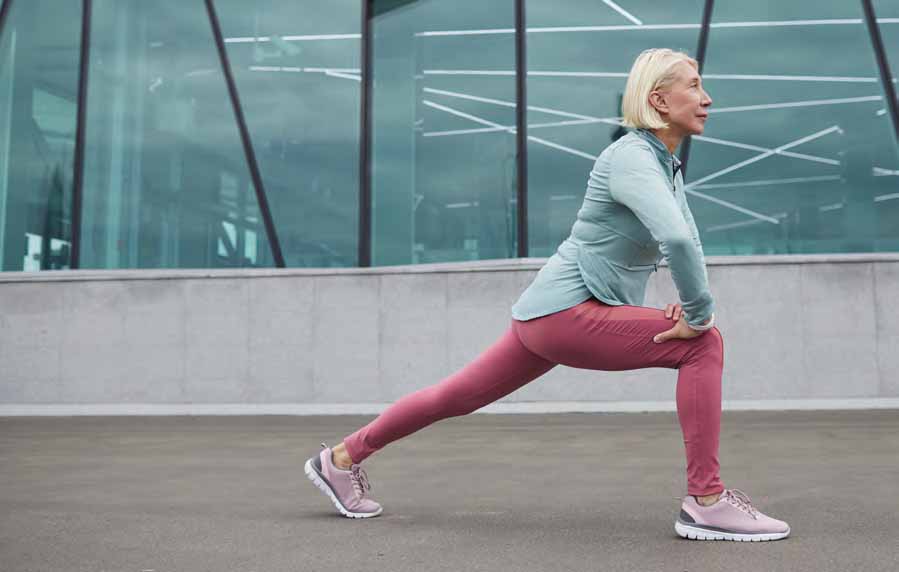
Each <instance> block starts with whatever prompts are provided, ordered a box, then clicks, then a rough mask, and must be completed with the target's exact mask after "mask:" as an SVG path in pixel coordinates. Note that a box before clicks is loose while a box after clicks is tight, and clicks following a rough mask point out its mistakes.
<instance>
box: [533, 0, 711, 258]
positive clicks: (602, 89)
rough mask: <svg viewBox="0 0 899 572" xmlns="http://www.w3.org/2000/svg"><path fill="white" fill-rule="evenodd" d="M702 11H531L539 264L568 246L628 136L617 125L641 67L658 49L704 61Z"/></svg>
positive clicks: (655, 5) (661, 7)
mask: <svg viewBox="0 0 899 572" xmlns="http://www.w3.org/2000/svg"><path fill="white" fill-rule="evenodd" d="M703 4H704V2H703V1H702V0H672V1H668V2H651V1H649V0H632V1H629V2H626V3H625V2H618V3H603V2H597V1H594V0H562V1H557V2H544V1H541V0H528V1H527V4H526V9H527V26H528V35H527V50H528V54H527V63H528V95H527V97H528V139H529V141H528V239H529V242H530V255H531V256H549V255H551V254H552V253H554V252H555V250H556V248H558V246H559V243H561V242H562V241H563V240H564V239H565V238H566V237H567V236H568V234H569V232H570V231H571V225H572V223H573V222H574V220H575V215H576V214H577V211H578V209H579V208H580V207H581V202H582V201H583V198H584V192H585V189H586V185H587V177H588V175H589V172H590V169H591V167H592V166H593V161H594V159H595V157H596V156H598V155H599V154H600V153H601V152H602V150H603V149H604V148H605V147H607V146H608V145H609V144H610V143H611V142H612V141H614V140H616V139H618V137H620V136H621V135H623V134H624V133H626V131H624V130H623V128H621V127H620V126H619V125H618V120H619V117H620V113H621V96H622V94H623V92H624V84H625V81H626V80H627V73H628V72H629V71H630V68H631V65H632V64H633V62H634V59H635V58H636V57H637V55H639V54H640V52H642V51H643V50H645V49H648V48H656V47H668V48H672V49H676V50H680V51H683V52H687V53H688V54H691V55H694V57H695V50H696V46H697V45H698V41H699V29H700V22H701V21H702V8H703ZM644 26H645V27H644ZM575 28H576V29H575Z"/></svg>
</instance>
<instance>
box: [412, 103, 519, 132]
mask: <svg viewBox="0 0 899 572" xmlns="http://www.w3.org/2000/svg"><path fill="white" fill-rule="evenodd" d="M422 103H424V104H425V105H427V106H428V107H433V108H434V109H439V110H440V111H444V112H446V113H449V114H450V115H455V116H457V117H462V118H464V119H468V120H469V121H474V122H475V123H480V124H481V125H488V126H490V127H493V128H494V129H496V130H497V131H500V130H502V131H508V132H509V133H515V128H514V127H505V126H503V125H500V124H499V123H494V122H492V121H488V120H486V119H481V118H480V117H477V116H476V115H471V114H470V113H465V112H464V111H459V110H458V109H453V108H452V107H447V106H445V105H440V104H439V103H434V102H433V101H428V100H427V99H425V100H424V101H423V102H422Z"/></svg>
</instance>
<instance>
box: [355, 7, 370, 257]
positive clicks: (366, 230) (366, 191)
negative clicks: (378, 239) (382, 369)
mask: <svg viewBox="0 0 899 572" xmlns="http://www.w3.org/2000/svg"><path fill="white" fill-rule="evenodd" d="M361 2H362V41H361V42H360V44H361V45H360V50H361V54H360V55H359V68H360V69H359V72H360V78H361V86H360V89H361V93H360V94H359V100H360V110H359V117H360V119H359V229H358V232H359V240H358V247H359V250H358V261H357V263H358V265H359V266H360V267H368V266H371V259H372V252H371V231H372V228H371V114H370V108H371V15H372V10H371V3H372V0H361Z"/></svg>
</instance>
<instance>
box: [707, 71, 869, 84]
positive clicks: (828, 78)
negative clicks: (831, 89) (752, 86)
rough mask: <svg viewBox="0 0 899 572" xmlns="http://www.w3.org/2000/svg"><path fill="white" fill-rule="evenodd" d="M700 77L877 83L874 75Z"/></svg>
mask: <svg viewBox="0 0 899 572" xmlns="http://www.w3.org/2000/svg"><path fill="white" fill-rule="evenodd" d="M702 79H735V80H757V81H825V82H848V83H877V82H878V81H880V80H878V79H877V78H876V77H861V76H828V75H750V74H715V73H706V74H702Z"/></svg>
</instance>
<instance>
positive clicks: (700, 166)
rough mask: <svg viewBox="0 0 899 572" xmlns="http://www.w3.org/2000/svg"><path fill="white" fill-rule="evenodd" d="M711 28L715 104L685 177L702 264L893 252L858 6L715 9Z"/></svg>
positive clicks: (878, 106) (886, 175)
mask: <svg viewBox="0 0 899 572" xmlns="http://www.w3.org/2000/svg"><path fill="white" fill-rule="evenodd" d="M712 26H713V27H712V29H711V33H710V37H709V46H708V57H707V58H706V62H705V69H704V79H705V81H704V83H705V87H706V89H707V90H708V92H709V93H710V95H711V96H712V99H713V100H714V103H713V105H712V109H711V111H712V115H711V117H710V119H709V121H708V124H707V126H706V131H705V134H704V136H703V137H695V138H694V140H693V148H692V150H691V156H690V165H689V171H688V175H689V176H688V178H687V183H688V185H692V187H690V189H691V192H692V193H693V194H692V195H691V196H690V202H691V207H692V209H693V213H694V215H695V218H696V220H697V224H698V226H699V229H700V232H701V233H702V239H703V245H704V247H705V250H706V253H707V254H756V253H757V254H766V253H817V252H821V253H823V252H870V251H883V250H888V251H894V250H899V224H897V220H899V216H897V215H899V212H897V210H896V207H897V204H899V201H897V200H895V199H896V198H897V197H896V191H897V181H899V179H897V178H896V176H895V174H896V172H897V171H896V170H897V147H896V141H895V137H894V135H893V131H892V126H891V124H890V118H889V115H888V114H887V113H886V111H885V105H884V100H883V90H882V84H881V82H880V78H879V76H878V71H877V65H876V60H875V57H874V52H873V49H872V47H871V42H870V37H869V35H868V31H867V28H866V27H865V24H864V21H863V14H862V9H861V4H860V3H858V2H829V3H824V4H821V3H817V2H812V1H811V0H804V1H801V2H780V1H779V0H763V1H759V2H743V1H738V0H718V1H717V2H715V10H714V15H713V23H712ZM747 46H751V47H752V48H751V49H749V48H747ZM699 193H702V194H703V195H705V196H706V197H707V198H703V196H702V195H700V194H699ZM708 199H713V200H708Z"/></svg>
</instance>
